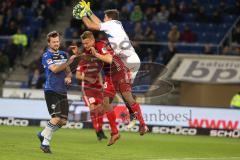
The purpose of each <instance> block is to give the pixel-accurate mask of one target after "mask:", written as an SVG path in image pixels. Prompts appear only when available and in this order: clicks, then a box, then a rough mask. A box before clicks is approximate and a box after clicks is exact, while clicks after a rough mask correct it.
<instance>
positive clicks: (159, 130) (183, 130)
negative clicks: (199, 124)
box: [152, 127, 197, 135]
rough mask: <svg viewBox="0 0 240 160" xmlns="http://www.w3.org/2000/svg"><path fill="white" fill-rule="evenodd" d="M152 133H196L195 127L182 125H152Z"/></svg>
mask: <svg viewBox="0 0 240 160" xmlns="http://www.w3.org/2000/svg"><path fill="white" fill-rule="evenodd" d="M152 133H161V134H175V135H196V134H197V129H196V128H182V127H153V128H152Z"/></svg>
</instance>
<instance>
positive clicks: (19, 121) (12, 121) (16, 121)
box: [0, 118, 29, 127]
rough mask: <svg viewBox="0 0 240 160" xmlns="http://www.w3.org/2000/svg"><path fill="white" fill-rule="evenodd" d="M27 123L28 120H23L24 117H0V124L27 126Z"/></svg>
mask: <svg viewBox="0 0 240 160" xmlns="http://www.w3.org/2000/svg"><path fill="white" fill-rule="evenodd" d="M28 124H29V121H28V120H25V119H14V118H1V119H0V125H6V126H22V127H26V126H28Z"/></svg>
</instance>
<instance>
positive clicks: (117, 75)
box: [82, 31, 148, 141]
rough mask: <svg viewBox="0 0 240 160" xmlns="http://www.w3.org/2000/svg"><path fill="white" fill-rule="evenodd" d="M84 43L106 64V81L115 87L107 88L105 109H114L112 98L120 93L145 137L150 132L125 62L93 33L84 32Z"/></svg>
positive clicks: (104, 101)
mask: <svg viewBox="0 0 240 160" xmlns="http://www.w3.org/2000/svg"><path fill="white" fill-rule="evenodd" d="M82 41H84V42H85V44H84V45H86V46H88V48H90V50H91V53H92V54H93V55H94V56H95V57H97V58H98V59H100V60H102V61H103V62H104V67H103V69H104V74H105V80H108V81H109V82H110V81H111V82H112V85H113V86H114V87H111V88H109V89H108V86H105V92H104V100H103V103H104V106H105V108H107V109H110V108H112V107H111V105H110V98H111V97H114V96H115V94H116V92H119V93H120V94H121V95H122V96H123V97H124V99H125V100H126V101H127V103H128V104H129V105H130V106H131V109H132V110H133V112H135V114H136V117H137V119H138V121H139V123H140V126H139V133H140V135H144V134H145V133H146V132H148V127H147V126H146V124H145V122H144V120H143V117H142V113H141V109H140V106H139V104H138V103H137V102H136V101H135V99H134V98H133V96H132V93H131V89H132V87H131V79H130V77H129V75H128V72H129V71H128V69H127V67H126V66H125V65H124V62H123V61H122V60H121V58H120V57H119V56H118V55H115V54H114V51H113V50H112V49H111V47H110V46H109V45H108V43H107V42H103V41H101V42H95V38H94V36H93V33H92V32H90V31H86V32H84V33H83V34H82ZM113 88H114V91H111V92H109V91H110V90H113ZM112 139H113V141H114V137H112Z"/></svg>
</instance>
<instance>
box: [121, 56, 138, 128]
mask: <svg viewBox="0 0 240 160" xmlns="http://www.w3.org/2000/svg"><path fill="white" fill-rule="evenodd" d="M126 52H133V51H126ZM126 54H128V53H126ZM130 55H131V56H128V57H127V58H126V59H125V60H124V63H125V66H126V67H127V76H128V78H129V79H130V82H131V84H133V82H134V79H135V77H136V76H137V73H138V70H139V68H140V59H139V57H138V55H137V54H136V53H135V52H134V54H130ZM121 96H122V95H121ZM132 96H133V98H134V99H135V100H136V96H135V95H132ZM122 99H123V101H124V103H125V104H126V107H127V108H128V111H129V115H130V123H129V124H128V126H127V127H128V128H132V127H133V126H134V125H135V124H136V115H135V113H134V112H133V111H132V108H131V105H129V104H128V102H127V101H126V100H125V98H124V97H123V96H122Z"/></svg>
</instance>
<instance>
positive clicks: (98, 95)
mask: <svg viewBox="0 0 240 160" xmlns="http://www.w3.org/2000/svg"><path fill="white" fill-rule="evenodd" d="M91 33H92V32H91ZM81 39H82V44H83V47H84V50H85V52H87V53H89V52H90V51H91V47H92V46H95V45H98V43H101V42H97V43H96V44H95V41H91V40H89V39H86V35H85V34H83V35H82V36H81ZM71 48H72V51H73V53H74V54H76V55H79V51H78V48H77V46H71ZM91 55H92V54H91ZM95 58H96V57H95ZM89 63H90V62H88V63H87V64H86V65H89ZM97 64H98V67H97ZM102 64H103V62H102V61H100V63H96V64H95V67H96V68H98V71H97V72H98V74H96V72H95V73H94V74H93V73H91V74H90V75H91V76H90V77H88V78H87V79H88V80H87V81H88V82H87V83H89V82H91V83H90V84H89V86H88V88H87V89H84V92H85V95H88V96H90V99H88V100H89V102H90V101H92V100H93V99H92V98H91V96H92V97H93V96H94V100H93V101H92V102H94V101H95V102H97V103H98V104H99V105H98V107H99V108H98V109H97V110H95V111H96V112H97V114H98V115H99V114H102V113H101V105H102V100H103V90H101V89H100V86H99V82H98V81H100V79H99V68H101V66H102ZM78 70H80V71H81V67H80V68H79V69H78ZM95 70H96V69H95ZM78 74H79V73H78ZM93 75H94V76H95V77H92V76H93ZM96 75H97V76H96ZM78 79H86V75H84V76H82V75H81V77H80V76H79V77H78ZM93 79H94V80H93ZM96 82H97V84H98V85H95V84H96ZM92 83H95V84H94V85H92ZM101 87H102V86H101ZM88 98H89V97H88ZM85 99H87V98H85ZM100 104H101V105H100ZM90 109H91V108H90ZM104 112H105V113H106V116H107V118H108V121H109V124H110V128H111V131H112V132H111V138H110V140H109V142H108V146H110V145H113V144H114V143H115V142H116V141H117V140H118V139H119V138H120V135H119V133H118V129H117V125H116V115H115V113H114V111H113V108H106V107H105V108H104Z"/></svg>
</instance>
